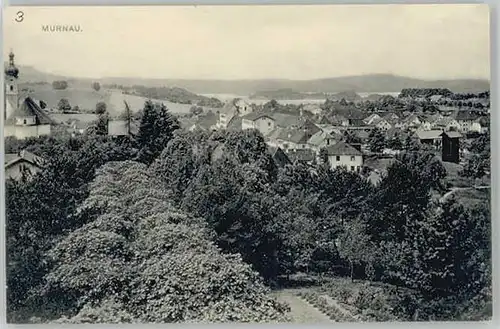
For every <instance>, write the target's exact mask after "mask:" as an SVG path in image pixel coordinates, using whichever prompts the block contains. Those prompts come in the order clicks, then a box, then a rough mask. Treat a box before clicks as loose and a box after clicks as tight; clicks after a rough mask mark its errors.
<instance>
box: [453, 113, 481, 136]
mask: <svg viewBox="0 0 500 329" xmlns="http://www.w3.org/2000/svg"><path fill="white" fill-rule="evenodd" d="M479 117H480V115H479V113H478V112H476V111H457V113H456V115H455V120H456V121H457V123H458V124H459V125H460V128H459V129H458V130H459V131H461V132H463V133H467V132H469V131H470V130H471V129H472V125H473V123H474V122H475V121H476V120H477V119H478V118H479Z"/></svg>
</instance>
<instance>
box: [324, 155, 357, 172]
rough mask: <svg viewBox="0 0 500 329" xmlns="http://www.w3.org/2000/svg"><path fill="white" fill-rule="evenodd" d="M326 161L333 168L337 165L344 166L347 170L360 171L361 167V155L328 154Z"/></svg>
mask: <svg viewBox="0 0 500 329" xmlns="http://www.w3.org/2000/svg"><path fill="white" fill-rule="evenodd" d="M328 163H329V164H330V168H332V169H335V168H337V167H342V166H345V167H346V168H347V170H349V171H353V167H354V171H358V170H359V171H361V169H362V167H363V156H361V155H355V156H351V155H339V156H337V155H329V156H328Z"/></svg>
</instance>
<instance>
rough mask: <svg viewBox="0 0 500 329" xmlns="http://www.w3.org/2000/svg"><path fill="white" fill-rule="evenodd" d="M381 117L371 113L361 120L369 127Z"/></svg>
mask: <svg viewBox="0 0 500 329" xmlns="http://www.w3.org/2000/svg"><path fill="white" fill-rule="evenodd" d="M381 118H382V117H381V116H380V115H378V114H377V113H372V114H370V115H369V116H368V117H366V118H364V119H363V122H364V123H365V124H367V125H371V124H372V122H373V121H375V120H380V119H381Z"/></svg>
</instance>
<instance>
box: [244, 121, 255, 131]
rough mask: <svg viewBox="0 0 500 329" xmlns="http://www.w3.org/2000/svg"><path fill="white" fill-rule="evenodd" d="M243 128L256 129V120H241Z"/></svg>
mask: <svg viewBox="0 0 500 329" xmlns="http://www.w3.org/2000/svg"><path fill="white" fill-rule="evenodd" d="M241 129H242V130H245V129H255V125H254V121H252V120H247V119H243V120H241Z"/></svg>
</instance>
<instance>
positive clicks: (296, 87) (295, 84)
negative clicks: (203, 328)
mask: <svg viewBox="0 0 500 329" xmlns="http://www.w3.org/2000/svg"><path fill="white" fill-rule="evenodd" d="M19 69H20V71H21V72H20V79H21V81H31V82H39V81H47V82H52V81H53V80H62V79H66V80H69V82H71V83H72V84H73V86H75V85H80V84H81V85H85V86H86V85H88V84H90V83H91V82H92V81H99V82H100V83H101V85H104V84H107V85H111V84H116V85H123V86H133V85H143V86H146V87H160V86H165V87H179V88H184V89H187V90H189V91H191V92H193V93H198V94H238V95H250V94H254V93H256V92H265V91H273V90H284V89H291V90H293V91H294V92H300V93H307V92H316V93H338V92H343V91H356V92H370V93H377V92H399V91H401V89H404V88H448V89H450V90H451V91H453V92H479V91H485V90H489V89H490V83H489V81H488V80H482V79H455V80H422V79H415V78H408V77H402V76H396V75H391V74H369V75H359V76H348V77H336V78H326V79H315V80H280V79H263V80H187V79H145V78H132V77H124V78H121V77H107V78H101V79H95V80H94V79H80V78H76V77H64V76H60V75H54V74H49V73H43V72H41V71H39V70H37V69H34V68H32V67H24V66H20V67H19Z"/></svg>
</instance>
